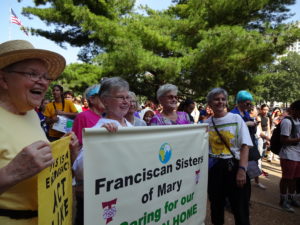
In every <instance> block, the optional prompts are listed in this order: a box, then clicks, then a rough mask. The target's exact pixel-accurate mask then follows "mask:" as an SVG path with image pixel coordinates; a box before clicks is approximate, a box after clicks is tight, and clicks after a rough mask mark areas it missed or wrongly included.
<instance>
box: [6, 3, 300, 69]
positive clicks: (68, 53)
mask: <svg viewBox="0 0 300 225" xmlns="http://www.w3.org/2000/svg"><path fill="white" fill-rule="evenodd" d="M141 4H142V5H148V6H149V7H150V8H153V9H157V10H161V9H166V8H167V7H168V6H169V5H170V4H171V0H137V1H136V6H138V5H141ZM27 6H34V4H33V1H32V0H22V1H21V3H19V2H18V1H17V0H0V7H1V9H0V21H1V22H0V30H1V34H0V43H2V42H5V41H8V40H15V39H23V40H27V41H29V42H31V43H32V44H33V45H34V47H35V48H41V49H47V50H51V51H55V52H57V53H60V54H61V55H63V56H64V57H65V58H66V60H67V64H69V63H74V62H79V61H78V59H77V53H78V51H79V48H75V47H71V46H70V45H68V44H66V47H67V49H63V48H61V47H60V46H59V45H57V44H56V43H55V42H53V41H50V40H48V39H46V38H43V37H41V36H32V35H31V34H29V36H26V35H25V34H24V32H23V31H21V30H20V27H19V26H18V25H16V24H12V23H10V22H9V18H10V8H12V9H13V10H14V12H15V14H16V15H17V16H18V18H19V19H20V20H21V21H22V23H23V25H24V26H25V27H34V28H44V27H45V26H46V25H45V23H43V22H42V21H41V20H39V18H37V17H33V18H32V19H28V18H27V17H25V16H23V15H22V14H21V12H22V7H27ZM291 12H292V13H295V14H296V15H295V16H294V17H292V18H291V19H290V21H297V20H300V0H296V4H295V5H294V6H293V7H291ZM50 28H51V27H50Z"/></svg>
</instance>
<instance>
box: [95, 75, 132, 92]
mask: <svg viewBox="0 0 300 225" xmlns="http://www.w3.org/2000/svg"><path fill="white" fill-rule="evenodd" d="M114 90H117V91H118V90H126V91H129V84H128V82H127V81H126V80H124V79H122V78H121V77H111V78H106V79H104V80H103V81H102V82H101V89H100V91H99V96H100V97H103V96H108V95H109V94H110V93H111V92H112V91H114Z"/></svg>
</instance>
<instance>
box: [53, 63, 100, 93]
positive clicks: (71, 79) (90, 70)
mask: <svg viewBox="0 0 300 225" xmlns="http://www.w3.org/2000/svg"><path fill="white" fill-rule="evenodd" d="M101 78H102V69H101V67H99V66H96V65H91V64H87V63H73V64H70V65H68V66H67V67H66V69H65V70H64V72H63V73H62V75H61V76H60V77H59V78H58V79H57V80H56V81H55V82H53V85H54V84H60V85H62V86H63V87H64V91H67V90H72V91H73V92H74V94H75V95H83V93H84V91H85V89H86V88H88V87H89V86H91V85H93V84H97V83H99V82H100V80H101ZM50 89H51V88H50Z"/></svg>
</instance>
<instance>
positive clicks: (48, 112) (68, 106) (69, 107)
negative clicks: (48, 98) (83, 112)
mask: <svg viewBox="0 0 300 225" xmlns="http://www.w3.org/2000/svg"><path fill="white" fill-rule="evenodd" d="M53 104H54V105H55V107H56V110H61V111H64V112H71V113H75V112H77V109H76V107H75V106H74V103H73V102H72V101H70V100H67V99H65V105H64V108H63V105H62V103H61V102H60V103H57V102H50V103H48V104H47V105H46V109H45V112H44V116H46V117H49V118H52V117H54V116H56V113H55V108H54V105H53ZM63 135H64V133H62V132H59V131H56V130H53V129H52V128H50V130H49V136H50V137H57V138H60V137H61V136H63Z"/></svg>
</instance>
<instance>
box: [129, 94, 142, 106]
mask: <svg viewBox="0 0 300 225" xmlns="http://www.w3.org/2000/svg"><path fill="white" fill-rule="evenodd" d="M128 95H129V96H130V97H132V98H133V99H134V100H135V101H136V103H135V105H136V107H137V108H139V107H140V105H139V103H138V102H137V97H136V94H135V93H134V92H132V91H129V92H128Z"/></svg>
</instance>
